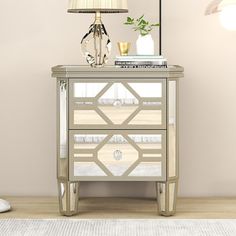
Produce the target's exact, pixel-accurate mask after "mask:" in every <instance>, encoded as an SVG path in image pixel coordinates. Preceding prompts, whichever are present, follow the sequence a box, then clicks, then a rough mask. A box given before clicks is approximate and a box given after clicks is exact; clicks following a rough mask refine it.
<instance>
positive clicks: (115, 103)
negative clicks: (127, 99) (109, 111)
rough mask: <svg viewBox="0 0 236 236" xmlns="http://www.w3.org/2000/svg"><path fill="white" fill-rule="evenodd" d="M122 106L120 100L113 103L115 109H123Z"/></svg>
mask: <svg viewBox="0 0 236 236" xmlns="http://www.w3.org/2000/svg"><path fill="white" fill-rule="evenodd" d="M121 105H122V102H121V100H120V99H117V100H115V101H114V103H113V106H114V107H121Z"/></svg>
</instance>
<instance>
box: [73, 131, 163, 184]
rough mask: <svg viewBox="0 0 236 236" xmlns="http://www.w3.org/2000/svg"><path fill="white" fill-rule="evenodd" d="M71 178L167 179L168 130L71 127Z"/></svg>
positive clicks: (82, 179) (79, 179) (105, 179)
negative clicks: (76, 128)
mask: <svg viewBox="0 0 236 236" xmlns="http://www.w3.org/2000/svg"><path fill="white" fill-rule="evenodd" d="M69 156H70V158H69V162H70V165H69V172H70V180H71V181H129V180H130V181H165V179H166V131H162V130H150V131H144V130H71V131H70V140H69Z"/></svg>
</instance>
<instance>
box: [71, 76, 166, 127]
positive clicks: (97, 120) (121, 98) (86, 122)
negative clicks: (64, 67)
mask: <svg viewBox="0 0 236 236" xmlns="http://www.w3.org/2000/svg"><path fill="white" fill-rule="evenodd" d="M69 99H70V103H69V104H70V108H69V112H70V113H69V117H70V129H165V128H166V80H165V79H158V80H157V79H155V80H154V79H106V80H105V79H99V80H95V79H86V80H82V79H71V80H70V91H69Z"/></svg>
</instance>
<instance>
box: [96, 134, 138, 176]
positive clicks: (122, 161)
mask: <svg viewBox="0 0 236 236" xmlns="http://www.w3.org/2000/svg"><path fill="white" fill-rule="evenodd" d="M138 158H139V153H138V151H137V150H136V149H135V148H134V147H133V146H132V145H131V144H130V143H129V142H128V141H127V140H126V139H125V138H124V137H123V136H122V135H114V136H113V137H112V138H111V139H110V140H109V141H108V142H107V143H106V144H105V145H104V146H103V147H102V148H101V149H100V150H99V151H98V160H100V161H101V162H102V163H103V164H104V166H106V168H107V169H108V170H109V171H110V172H111V173H112V174H113V175H114V176H122V175H123V174H124V173H125V171H126V170H127V169H128V168H129V167H131V166H132V164H133V163H134V162H135V161H137V160H138Z"/></svg>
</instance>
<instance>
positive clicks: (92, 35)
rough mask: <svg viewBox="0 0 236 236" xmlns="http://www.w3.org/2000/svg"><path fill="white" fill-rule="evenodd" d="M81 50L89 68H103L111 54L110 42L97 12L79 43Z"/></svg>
mask: <svg viewBox="0 0 236 236" xmlns="http://www.w3.org/2000/svg"><path fill="white" fill-rule="evenodd" d="M81 50H82V53H83V55H84V57H85V58H86V60H87V62H88V64H89V65H90V66H91V67H103V66H104V65H105V64H106V63H107V61H108V56H109V54H110V52H111V40H110V38H109V35H108V34H107V31H106V29H105V26H104V25H103V23H102V21H101V14H100V12H97V13H96V15H95V22H94V23H93V24H92V25H91V26H90V28H89V32H88V33H87V34H86V35H85V36H84V37H83V39H82V41H81Z"/></svg>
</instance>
